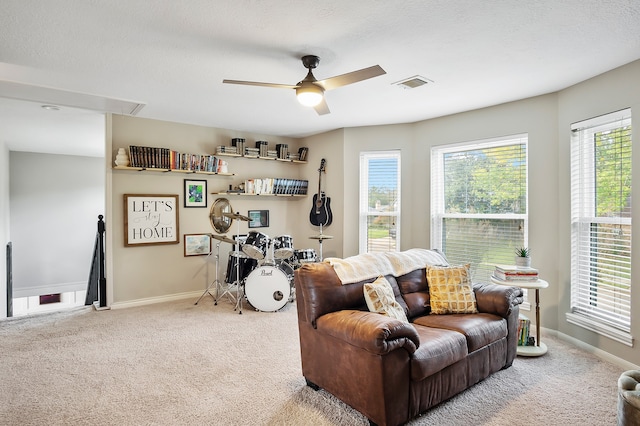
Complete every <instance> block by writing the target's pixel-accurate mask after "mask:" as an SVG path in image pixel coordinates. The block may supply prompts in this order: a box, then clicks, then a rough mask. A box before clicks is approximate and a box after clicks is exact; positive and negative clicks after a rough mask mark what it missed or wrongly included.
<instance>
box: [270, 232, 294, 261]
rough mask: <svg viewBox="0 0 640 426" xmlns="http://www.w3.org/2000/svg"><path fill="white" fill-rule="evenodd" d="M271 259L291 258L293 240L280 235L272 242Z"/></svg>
mask: <svg viewBox="0 0 640 426" xmlns="http://www.w3.org/2000/svg"><path fill="white" fill-rule="evenodd" d="M273 247H274V251H273V257H275V258H276V259H288V258H290V257H291V256H293V238H291V237H290V236H289V235H280V236H279V237H276V238H275V239H274V240H273Z"/></svg>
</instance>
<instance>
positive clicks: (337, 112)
mask: <svg viewBox="0 0 640 426" xmlns="http://www.w3.org/2000/svg"><path fill="white" fill-rule="evenodd" d="M1 9H2V13H1V14H0V38H1V39H0V80H8V81H15V82H20V83H25V84H29V85H36V86H47V87H52V88H56V89H61V90H66V91H72V92H80V93H87V94H93V95H102V96H106V97H110V98H116V99H124V100H131V101H137V102H141V103H144V104H146V106H145V107H144V108H143V109H142V110H141V111H140V112H139V113H138V114H137V115H138V116H140V117H149V118H155V119H161V120H169V121H178V122H183V123H192V124H198V125H205V126H212V127H221V128H227V129H239V130H241V131H250V132H253V133H258V134H267V135H285V136H305V135H310V134H314V133H319V132H323V131H327V130H331V129H335V128H342V127H354V126H365V125H376V124H389V123H405V122H414V121H418V120H424V119H428V118H433V117H438V116H442V115H448V114H452V113H457V112H462V111H467V110H471V109H476V108H481V107H486V106H491V105H495V104H499V103H504V102H508V101H513V100H517V99H522V98H526V97H531V96H536V95H541V94H545V93H550V92H554V91H557V90H560V89H563V88H565V87H568V86H571V85H573V84H575V83H578V82H580V81H583V80H586V79H588V78H590V77H593V76H595V75H598V74H601V73H603V72H605V71H608V70H610V69H613V68H616V67H618V66H621V65H624V64H626V63H629V62H632V61H634V60H636V59H639V58H640V2H639V1H638V0H573V1H572V0H563V1H558V0H538V1H530V2H523V1H521V0H492V1H485V2H480V1H477V0H466V1H465V0H439V1H438V0H403V1H381V0H366V1H365V0H349V1H344V0H324V1H317V0H314V1H306V0H297V1H294V0H278V1H257V0H234V1H212V0H189V1H181V2H180V1H175V0H153V1H151V0H148V1H144V0H110V1H98V0H57V1H55V2H53V1H41V0H3V1H2V6H1ZM304 54H315V55H318V56H320V57H321V61H320V65H319V67H318V68H317V69H316V71H315V72H314V74H315V76H316V77H317V78H318V79H323V78H327V77H331V76H335V75H339V74H343V73H346V72H350V71H353V70H357V69H361V68H365V67H368V66H371V65H375V64H378V65H380V66H381V67H382V68H384V69H385V70H386V72H387V74H386V75H384V76H381V77H376V78H373V79H370V80H366V81H363V82H360V83H356V84H353V85H350V86H345V87H342V88H338V89H335V90H332V91H329V92H327V93H326V100H327V103H328V105H329V108H330V109H331V114H329V115H324V116H318V115H317V114H316V113H315V112H314V111H313V109H309V108H305V107H303V106H301V105H299V104H298V103H297V101H296V100H295V93H294V91H293V90H285V89H273V88H264V87H253V86H236V85H224V84H222V80H223V79H225V78H227V79H236V80H252V81H265V82H274V83H283V84H295V83H297V82H298V81H299V80H301V79H302V78H303V77H304V75H305V71H306V70H305V69H304V68H303V66H302V63H301V61H300V57H301V56H302V55H304ZM414 75H421V76H423V77H425V78H427V79H429V80H432V81H433V83H430V84H428V85H426V86H422V87H419V88H416V89H410V90H407V89H402V88H400V87H398V86H396V85H394V84H393V83H394V82H397V81H399V80H403V79H406V78H408V77H412V76H414ZM0 96H3V94H2V93H0ZM30 108H31V109H33V110H36V109H40V107H39V105H36V104H31V103H21V102H16V101H13V100H3V101H0V119H2V121H3V125H2V127H3V128H4V130H0V138H2V139H3V140H5V141H6V142H7V143H8V145H9V147H10V149H13V150H35V149H31V148H30V146H31V145H30V144H33V145H34V146H35V145H37V144H38V143H40V142H41V139H42V137H43V134H42V133H45V135H44V136H45V137H46V135H47V134H48V135H49V136H48V137H49V140H48V141H46V143H47V144H48V145H49V146H56V144H57V141H56V140H54V139H56V138H57V139H61V138H66V140H67V141H70V140H75V139H79V140H80V144H81V146H85V147H86V148H87V149H88V150H89V151H90V149H93V150H94V151H93V154H91V153H89V151H87V155H99V154H96V153H95V152H96V148H95V147H94V146H93V142H91V143H89V142H88V140H89V139H90V138H91V135H90V134H85V133H83V130H81V128H82V126H83V125H84V124H83V123H85V122H86V123H89V122H98V123H100V124H98V125H97V127H101V126H102V122H103V121H102V120H101V119H100V118H99V116H98V115H97V114H96V113H88V112H86V111H81V110H75V112H76V113H78V119H77V120H78V124H79V125H80V127H79V128H74V127H68V123H66V121H73V120H67V119H68V118H69V116H70V115H73V114H72V113H73V112H74V110H68V111H67V115H64V114H60V113H61V112H63V110H61V111H57V112H50V111H46V112H47V113H49V116H51V115H53V116H54V118H53V119H47V120H46V121H51V122H52V123H53V124H52V125H53V127H52V128H51V129H50V130H47V129H45V128H44V126H45V119H44V118H42V117H40V118H38V115H37V114H42V112H43V111H41V110H40V111H38V112H37V113H36V112H34V113H33V114H34V116H33V117H34V118H33V120H36V122H38V123H40V127H43V128H42V129H40V131H35V129H24V128H22V127H21V126H25V123H28V122H29V120H30V118H29V109H30ZM54 114H58V115H57V116H56V115H54ZM18 116H20V117H21V118H18ZM95 116H98V118H96V117H95ZM55 117H67V118H65V119H64V120H62V119H61V120H60V122H59V123H57V119H56V118H55ZM63 121H64V122H63ZM56 123H57V124H59V125H57V126H56ZM18 124H20V125H21V126H18ZM26 126H27V127H29V125H28V124H27V125H26ZM32 127H33V126H32ZM85 127H88V124H87V125H86V126H85ZM99 130H100V132H99V137H98V146H100V145H101V139H99V138H103V129H99ZM65 131H66V132H67V133H64V132H65ZM59 132H61V133H59ZM93 137H94V138H95V134H93ZM90 147H91V148H90ZM76 149H77V150H76V152H81V151H78V150H79V149H80V148H76Z"/></svg>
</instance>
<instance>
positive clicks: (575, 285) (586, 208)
mask: <svg viewBox="0 0 640 426" xmlns="http://www.w3.org/2000/svg"><path fill="white" fill-rule="evenodd" d="M571 133H572V135H571V313H572V314H574V315H568V316H567V319H568V320H569V321H570V322H573V323H575V324H578V325H581V326H584V327H586V328H588V329H591V330H592V331H596V332H600V333H602V334H605V335H607V336H609V337H612V338H614V339H617V340H619V341H622V342H623V343H627V344H630V340H629V338H628V337H624V336H625V334H620V333H617V332H616V331H613V330H617V331H622V332H623V333H629V331H630V302H631V111H630V110H629V109H626V110H623V111H618V112H615V113H611V114H607V115H604V116H600V117H596V118H593V119H590V120H586V121H582V122H580V123H575V124H574V125H572V126H571Z"/></svg>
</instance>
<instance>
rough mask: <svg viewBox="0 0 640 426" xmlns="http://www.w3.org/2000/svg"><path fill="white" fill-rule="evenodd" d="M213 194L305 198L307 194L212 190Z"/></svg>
mask: <svg viewBox="0 0 640 426" xmlns="http://www.w3.org/2000/svg"><path fill="white" fill-rule="evenodd" d="M211 195H224V196H230V197H279V198H305V197H306V196H307V195H306V194H305V195H293V194H245V193H244V192H212V193H211Z"/></svg>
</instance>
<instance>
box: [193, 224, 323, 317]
mask: <svg viewBox="0 0 640 426" xmlns="http://www.w3.org/2000/svg"><path fill="white" fill-rule="evenodd" d="M224 215H225V216H228V217H230V218H233V219H238V220H239V221H249V220H250V219H249V218H248V217H246V216H243V215H240V214H238V213H224ZM212 237H213V238H214V239H216V240H218V241H221V242H226V243H230V244H233V246H234V250H233V251H232V252H230V253H229V259H228V262H227V271H226V274H225V280H224V282H225V284H226V285H224V284H222V283H220V282H219V280H217V279H216V281H215V283H216V296H214V300H215V304H216V305H217V302H218V300H219V299H221V298H223V297H224V296H229V297H230V298H231V299H232V300H233V301H235V303H236V307H235V309H236V310H238V311H239V313H240V314H241V313H242V300H243V298H246V300H247V301H248V302H249V303H250V304H251V306H253V307H254V308H255V309H256V310H258V311H265V312H275V311H278V310H280V309H282V308H283V307H284V306H285V305H286V304H287V303H289V302H293V301H294V300H295V287H294V284H293V275H294V271H295V270H296V269H298V268H300V267H301V266H302V265H303V264H305V263H311V262H317V261H318V257H317V255H316V252H315V250H313V249H305V250H296V249H295V248H294V246H293V238H292V237H291V236H289V235H280V236H278V237H275V238H270V237H269V236H268V235H266V234H264V233H262V232H256V231H250V232H249V233H248V234H247V236H246V238H243V237H241V236H240V235H239V234H238V236H237V239H230V238H228V237H227V236H225V235H215V234H212ZM219 247H220V242H219V243H218V245H217V251H218V253H219ZM218 259H219V254H217V255H216V277H218ZM212 285H213V283H212V284H211V285H210V286H212ZM233 289H235V295H234V294H233V292H232V291H233ZM219 290H222V292H220V291H219ZM207 292H208V290H207V291H205V294H206V293H207ZM209 294H210V293H209ZM203 296H204V294H203ZM201 298H202V296H201ZM199 300H200V299H198V301H199ZM197 303H198V302H196V304H197Z"/></svg>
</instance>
